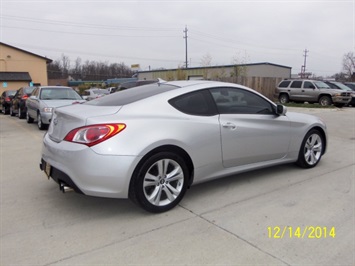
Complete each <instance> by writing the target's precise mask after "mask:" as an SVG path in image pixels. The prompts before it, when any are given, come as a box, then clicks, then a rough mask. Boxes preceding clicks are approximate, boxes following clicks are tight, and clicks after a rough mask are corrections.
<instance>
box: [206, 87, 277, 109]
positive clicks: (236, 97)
mask: <svg viewBox="0 0 355 266" xmlns="http://www.w3.org/2000/svg"><path fill="white" fill-rule="evenodd" d="M210 91H211V94H212V97H213V99H214V101H215V103H216V105H217V109H218V111H219V113H221V114H274V109H273V107H272V105H271V103H270V102H268V101H267V100H265V99H264V98H262V97H260V96H259V95H257V94H255V93H253V92H250V91H248V90H244V89H238V88H215V89H211V90H210Z"/></svg>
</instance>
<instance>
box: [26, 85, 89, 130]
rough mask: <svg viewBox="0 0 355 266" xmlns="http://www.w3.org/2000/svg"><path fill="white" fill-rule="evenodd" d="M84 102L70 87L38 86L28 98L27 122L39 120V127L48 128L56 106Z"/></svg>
mask: <svg viewBox="0 0 355 266" xmlns="http://www.w3.org/2000/svg"><path fill="white" fill-rule="evenodd" d="M83 102H85V100H83V98H81V96H80V95H79V94H78V93H77V92H76V91H75V90H74V89H72V88H70V87H65V86H41V87H37V88H35V89H34V90H33V92H32V95H31V96H30V97H29V98H28V99H27V100H26V108H27V112H26V120H27V123H32V122H33V121H34V120H37V125H38V128H39V129H46V128H47V127H48V125H49V123H50V120H51V118H52V112H53V109H54V108H56V107H60V106H65V105H70V104H75V103H83Z"/></svg>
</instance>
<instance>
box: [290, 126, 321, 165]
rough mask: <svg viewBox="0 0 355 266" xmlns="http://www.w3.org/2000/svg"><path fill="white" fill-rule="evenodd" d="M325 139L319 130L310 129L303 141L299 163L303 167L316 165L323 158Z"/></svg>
mask: <svg viewBox="0 0 355 266" xmlns="http://www.w3.org/2000/svg"><path fill="white" fill-rule="evenodd" d="M323 150H324V139H323V136H322V134H321V133H320V132H319V130H316V129H312V130H310V131H309V132H308V133H307V134H306V136H305V138H304V139H303V141H302V145H301V148H300V151H299V154H298V160H297V165H299V166H300V167H302V168H312V167H315V166H316V165H317V164H318V163H319V161H320V159H321V158H322V155H323Z"/></svg>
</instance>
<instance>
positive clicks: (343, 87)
mask: <svg viewBox="0 0 355 266" xmlns="http://www.w3.org/2000/svg"><path fill="white" fill-rule="evenodd" d="M333 84H335V85H336V86H337V87H338V88H340V89H341V90H344V91H352V89H350V88H349V87H348V86H345V85H344V84H342V83H340V82H333Z"/></svg>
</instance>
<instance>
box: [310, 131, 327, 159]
mask: <svg viewBox="0 0 355 266" xmlns="http://www.w3.org/2000/svg"><path fill="white" fill-rule="evenodd" d="M311 130H317V131H319V133H320V134H321V137H322V139H323V143H324V148H323V151H322V155H323V154H324V153H325V151H326V149H327V135H326V133H325V130H324V129H323V128H322V127H320V126H315V127H312V128H311V129H310V130H308V132H307V134H308V133H309V132H310V131H311Z"/></svg>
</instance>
